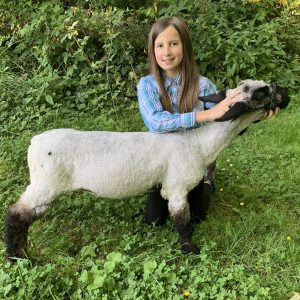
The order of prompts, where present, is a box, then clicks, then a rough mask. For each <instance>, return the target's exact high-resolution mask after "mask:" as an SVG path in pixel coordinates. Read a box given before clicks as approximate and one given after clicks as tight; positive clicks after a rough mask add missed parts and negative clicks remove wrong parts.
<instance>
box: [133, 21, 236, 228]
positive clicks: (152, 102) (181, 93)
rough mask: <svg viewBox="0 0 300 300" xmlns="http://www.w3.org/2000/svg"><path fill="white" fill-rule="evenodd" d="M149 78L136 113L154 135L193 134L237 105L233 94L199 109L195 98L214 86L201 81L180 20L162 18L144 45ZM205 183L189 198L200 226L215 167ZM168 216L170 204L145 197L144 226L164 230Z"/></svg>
mask: <svg viewBox="0 0 300 300" xmlns="http://www.w3.org/2000/svg"><path fill="white" fill-rule="evenodd" d="M148 55H149V60H150V69H151V75H148V76H146V77H142V78H141V79H140V81H139V83H138V100H139V108H140V112H141V115H142V117H143V120H144V122H145V125H146V126H147V127H148V129H149V130H150V131H152V132H156V133H164V132H172V131H176V130H182V129H191V128H195V127H197V126H201V125H203V123H204V122H207V121H213V120H215V119H217V118H220V117H222V116H223V115H224V114H225V112H226V111H227V110H228V109H229V107H230V106H231V105H233V104H234V103H235V102H237V101H239V100H240V98H239V95H238V93H235V94H232V95H231V96H230V97H227V98H226V99H224V100H223V101H221V102H220V103H218V104H217V105H214V104H212V103H205V104H203V103H202V104H200V105H199V101H198V96H207V95H209V94H212V93H214V92H215V91H216V87H215V85H214V84H213V83H212V82H211V81H209V80H208V79H207V78H205V77H203V76H200V75H199V72H198V68H197V65H196V62H195V60H194V56H193V49H192V42H191V38H190V35H189V33H188V30H187V26H186V24H185V23H184V21H183V20H181V19H180V18H178V17H171V18H164V19H160V20H158V21H157V22H156V23H154V24H153V26H152V28H151V31H150V34H149V42H148ZM206 173H207V174H206V176H205V177H206V178H205V181H204V179H203V180H202V181H201V182H200V183H199V184H198V186H196V187H195V188H194V189H193V190H192V191H191V192H190V193H189V196H188V202H189V207H190V214H191V221H192V222H197V223H198V222H200V220H202V219H203V218H204V217H205V215H206V212H207V209H208V206H209V201H210V193H211V187H210V185H209V183H211V181H210V179H212V178H213V175H214V174H213V173H214V165H212V166H210V167H209V168H208V170H207V172H206ZM167 215H168V204H167V201H165V200H164V199H163V198H162V197H161V195H160V190H159V189H156V190H153V191H151V192H149V194H148V197H147V204H146V222H147V223H148V224H153V223H155V225H162V224H164V223H165V221H166V218H167Z"/></svg>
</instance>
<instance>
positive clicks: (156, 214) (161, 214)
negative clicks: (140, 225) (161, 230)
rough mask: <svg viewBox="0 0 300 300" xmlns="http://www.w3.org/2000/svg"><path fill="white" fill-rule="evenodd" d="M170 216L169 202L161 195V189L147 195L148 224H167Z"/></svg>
mask: <svg viewBox="0 0 300 300" xmlns="http://www.w3.org/2000/svg"><path fill="white" fill-rule="evenodd" d="M167 216H168V201H166V200H165V199H164V198H163V197H162V196H161V194H160V189H157V190H153V191H151V192H149V193H148V195H147V203H146V223H147V224H149V225H155V226H160V225H164V224H165V223H166V220H167Z"/></svg>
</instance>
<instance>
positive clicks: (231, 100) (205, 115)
mask: <svg viewBox="0 0 300 300" xmlns="http://www.w3.org/2000/svg"><path fill="white" fill-rule="evenodd" d="M242 100H243V97H242V95H241V92H240V91H233V92H232V93H231V94H230V95H229V96H227V97H226V98H225V99H224V100H222V101H221V102H220V103H218V104H217V105H215V106H213V107H212V108H211V109H208V110H202V111H199V112H196V122H197V123H201V122H207V121H214V120H216V119H218V118H221V117H223V115H224V114H225V113H226V112H227V111H228V110H229V109H230V107H231V106H233V105H234V104H235V103H236V102H239V101H242Z"/></svg>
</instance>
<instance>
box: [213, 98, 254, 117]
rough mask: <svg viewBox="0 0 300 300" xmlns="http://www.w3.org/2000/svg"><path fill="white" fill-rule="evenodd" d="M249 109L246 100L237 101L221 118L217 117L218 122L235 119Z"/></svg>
mask: <svg viewBox="0 0 300 300" xmlns="http://www.w3.org/2000/svg"><path fill="white" fill-rule="evenodd" d="M247 111H248V106H247V105H246V103H245V102H236V103H235V104H234V105H233V106H232V107H231V108H230V109H229V110H228V111H227V112H226V113H225V114H224V115H223V117H221V118H218V119H216V120H215V121H217V122H224V121H229V120H235V119H237V118H238V117H239V116H241V115H242V114H243V113H245V112H247Z"/></svg>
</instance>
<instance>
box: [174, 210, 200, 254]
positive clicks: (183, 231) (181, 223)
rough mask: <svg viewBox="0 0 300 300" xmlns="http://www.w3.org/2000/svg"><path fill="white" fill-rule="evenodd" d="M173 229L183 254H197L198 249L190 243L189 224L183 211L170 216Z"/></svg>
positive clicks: (190, 232)
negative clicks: (177, 236) (175, 231)
mask: <svg viewBox="0 0 300 300" xmlns="http://www.w3.org/2000/svg"><path fill="white" fill-rule="evenodd" d="M171 217H172V220H173V223H174V225H175V228H176V230H177V232H178V234H179V237H180V244H181V249H182V251H183V252H184V253H194V254H199V253H200V249H199V248H198V247H197V246H196V245H194V244H193V243H192V229H191V224H190V222H189V220H188V218H187V216H186V213H185V212H184V211H181V212H179V213H176V214H175V215H173V216H172V215H171Z"/></svg>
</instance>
